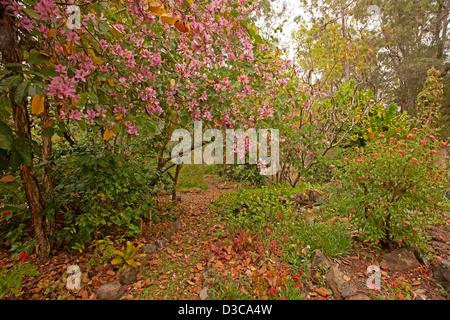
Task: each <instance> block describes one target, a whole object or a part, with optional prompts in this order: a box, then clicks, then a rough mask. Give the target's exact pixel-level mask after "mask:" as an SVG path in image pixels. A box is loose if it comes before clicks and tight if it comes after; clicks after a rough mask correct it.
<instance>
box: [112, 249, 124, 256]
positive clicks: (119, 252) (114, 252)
mask: <svg viewBox="0 0 450 320" xmlns="http://www.w3.org/2000/svg"><path fill="white" fill-rule="evenodd" d="M113 254H116V255H118V256H120V257H123V252H122V251H119V250H114V251H113Z"/></svg>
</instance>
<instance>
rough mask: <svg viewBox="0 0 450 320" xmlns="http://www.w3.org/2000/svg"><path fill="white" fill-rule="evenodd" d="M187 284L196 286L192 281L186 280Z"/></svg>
mask: <svg viewBox="0 0 450 320" xmlns="http://www.w3.org/2000/svg"><path fill="white" fill-rule="evenodd" d="M186 282H187V283H188V284H190V285H191V286H194V285H195V283H194V282H192V281H191V280H186Z"/></svg>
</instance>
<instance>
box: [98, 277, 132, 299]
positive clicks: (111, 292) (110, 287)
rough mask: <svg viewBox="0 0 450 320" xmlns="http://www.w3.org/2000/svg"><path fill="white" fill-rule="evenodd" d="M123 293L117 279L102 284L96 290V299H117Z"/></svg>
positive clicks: (123, 290)
mask: <svg viewBox="0 0 450 320" xmlns="http://www.w3.org/2000/svg"><path fill="white" fill-rule="evenodd" d="M124 293H125V289H124V288H123V287H122V285H121V284H120V282H119V281H114V282H109V283H106V284H104V285H102V286H101V287H100V288H98V290H97V299H99V300H118V299H120V297H122V295H123V294H124Z"/></svg>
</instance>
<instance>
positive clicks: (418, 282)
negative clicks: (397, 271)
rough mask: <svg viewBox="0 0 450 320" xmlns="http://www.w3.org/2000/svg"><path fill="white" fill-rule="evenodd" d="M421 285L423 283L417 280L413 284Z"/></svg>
mask: <svg viewBox="0 0 450 320" xmlns="http://www.w3.org/2000/svg"><path fill="white" fill-rule="evenodd" d="M419 284H421V282H420V281H419V280H416V281H414V282H413V283H412V285H413V286H418V285H419Z"/></svg>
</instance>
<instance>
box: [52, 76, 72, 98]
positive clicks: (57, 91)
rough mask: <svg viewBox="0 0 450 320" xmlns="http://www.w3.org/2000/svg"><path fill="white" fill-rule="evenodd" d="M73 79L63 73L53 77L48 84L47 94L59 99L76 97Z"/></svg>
mask: <svg viewBox="0 0 450 320" xmlns="http://www.w3.org/2000/svg"><path fill="white" fill-rule="evenodd" d="M75 93H76V90H75V81H74V79H71V78H69V77H67V76H65V75H59V76H57V77H54V78H53V79H52V81H51V82H50V84H49V85H48V93H47V94H48V95H49V96H55V97H57V98H59V99H65V98H77V97H78V96H76V94H75Z"/></svg>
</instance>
